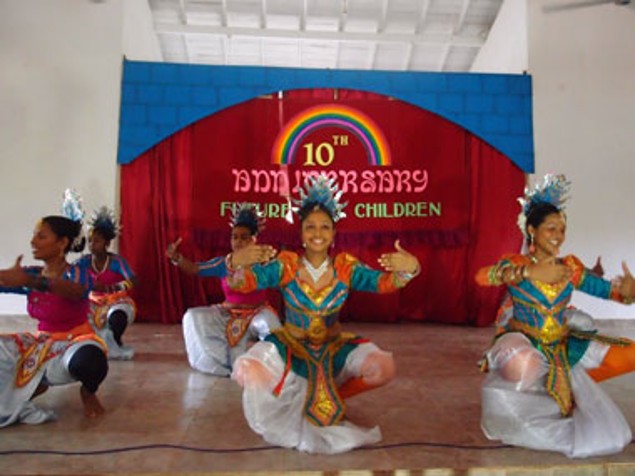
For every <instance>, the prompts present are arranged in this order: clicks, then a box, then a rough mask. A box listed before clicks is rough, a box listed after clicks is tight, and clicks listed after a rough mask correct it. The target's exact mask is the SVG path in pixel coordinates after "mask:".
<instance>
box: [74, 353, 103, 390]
mask: <svg viewBox="0 0 635 476" xmlns="http://www.w3.org/2000/svg"><path fill="white" fill-rule="evenodd" d="M68 371H69V372H70V374H71V375H72V376H73V377H74V378H76V379H77V380H79V381H80V382H81V383H82V385H83V386H84V387H86V390H88V391H89V392H90V393H95V392H96V391H97V389H98V388H99V384H101V383H102V382H103V381H104V379H105V378H106V375H107V374H108V359H107V358H106V354H105V353H104V351H103V350H101V348H100V347H97V346H96V345H92V344H87V345H83V346H82V347H80V348H79V349H77V350H76V351H75V353H74V354H73V356H72V357H71V359H70V360H69V362H68Z"/></svg>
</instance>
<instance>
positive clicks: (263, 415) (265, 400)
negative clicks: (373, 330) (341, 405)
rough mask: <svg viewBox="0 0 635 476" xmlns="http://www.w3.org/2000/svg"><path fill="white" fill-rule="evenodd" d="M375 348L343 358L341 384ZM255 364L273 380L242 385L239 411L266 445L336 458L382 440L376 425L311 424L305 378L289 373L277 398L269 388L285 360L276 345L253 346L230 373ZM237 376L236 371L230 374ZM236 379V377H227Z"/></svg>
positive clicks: (369, 346)
mask: <svg viewBox="0 0 635 476" xmlns="http://www.w3.org/2000/svg"><path fill="white" fill-rule="evenodd" d="M378 350H379V348H378V347H377V346H376V345H374V344H371V343H365V344H361V345H360V346H358V347H357V348H356V349H355V350H353V351H352V352H351V353H350V354H349V355H348V357H347V359H346V363H345V366H344V369H343V371H342V372H340V375H338V376H337V379H336V384H338V385H340V384H341V383H343V382H344V381H346V380H348V379H349V378H351V377H354V376H359V369H360V367H361V364H362V362H363V360H364V359H365V358H366V356H367V355H368V354H369V353H371V352H374V351H378ZM253 361H257V362H259V363H260V364H262V365H264V367H265V368H266V369H267V370H268V371H269V373H270V374H271V375H272V376H273V378H272V379H270V380H269V383H268V384H267V385H264V386H263V385H261V384H259V383H257V382H250V381H246V382H244V389H243V410H244V412H245V418H246V419H247V422H248V423H249V426H250V427H251V429H252V430H253V431H255V432H256V433H258V434H260V435H262V437H263V438H264V439H265V440H266V441H267V442H269V443H271V444H273V445H277V446H282V447H285V448H296V449H298V450H300V451H305V452H308V453H324V454H335V453H342V452H345V451H349V450H351V449H353V448H356V447H359V446H363V445H369V444H373V443H376V442H378V441H380V440H381V432H380V431H379V428H378V427H373V428H362V427H359V426H356V425H354V424H353V423H351V422H348V421H343V422H341V423H339V424H337V425H333V426H322V427H321V426H316V425H314V424H312V423H310V422H309V421H308V420H307V419H306V418H305V416H304V402H305V399H306V392H307V381H306V379H305V378H303V377H301V376H299V375H295V374H294V373H293V372H290V373H289V374H288V375H287V376H286V378H285V380H284V385H283V387H282V391H281V392H280V394H279V395H274V393H273V388H274V387H275V385H276V384H277V383H278V382H279V381H280V379H281V378H282V376H283V372H284V362H283V361H282V359H281V358H280V354H279V353H278V350H277V348H276V346H275V345H274V344H272V343H270V342H266V341H263V342H258V343H257V344H255V345H254V346H253V347H252V348H251V349H249V351H248V352H247V353H246V354H244V355H243V356H241V357H239V358H238V360H237V361H236V364H235V369H239V368H240V367H241V366H243V365H244V366H247V367H248V366H249V365H250V363H251V362H253ZM235 372H236V370H235ZM232 377H233V378H236V375H235V374H234V375H232Z"/></svg>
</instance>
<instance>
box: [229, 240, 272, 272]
mask: <svg viewBox="0 0 635 476" xmlns="http://www.w3.org/2000/svg"><path fill="white" fill-rule="evenodd" d="M276 253H277V250H276V249H275V248H274V247H273V246H271V245H259V244H257V243H252V244H250V245H248V246H245V247H244V248H241V249H239V250H236V251H233V252H232V253H231V254H230V255H229V259H228V264H229V266H230V267H231V268H233V269H238V268H242V267H246V266H251V265H254V264H257V263H266V262H267V261H269V260H270V259H272V258H273V257H274V256H276Z"/></svg>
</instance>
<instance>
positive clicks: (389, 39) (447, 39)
mask: <svg viewBox="0 0 635 476" xmlns="http://www.w3.org/2000/svg"><path fill="white" fill-rule="evenodd" d="M155 27H156V31H157V34H164V33H165V34H168V33H173V34H174V33H179V34H187V33H195V34H198V35H225V36H251V37H258V38H260V37H266V38H293V39H296V40H332V41H371V42H375V41H381V42H383V43H393V42H397V43H404V42H406V43H408V42H410V43H413V44H430V45H445V44H447V43H449V44H450V45H452V46H466V47H471V48H479V47H481V46H483V44H484V43H485V40H484V39H483V38H481V37H475V36H470V37H462V36H458V35H454V34H446V33H423V34H418V35H409V34H403V33H382V34H381V35H377V34H375V33H357V32H335V31H333V32H330V31H295V30H294V31H290V30H272V29H268V30H263V29H259V28H238V27H231V28H230V27H212V26H202V25H177V24H173V23H158V24H156V25H155Z"/></svg>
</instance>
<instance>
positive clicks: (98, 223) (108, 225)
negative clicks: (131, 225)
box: [88, 206, 121, 240]
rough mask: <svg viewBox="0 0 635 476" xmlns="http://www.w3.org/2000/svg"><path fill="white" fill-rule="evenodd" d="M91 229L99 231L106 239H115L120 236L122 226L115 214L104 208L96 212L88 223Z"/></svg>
mask: <svg viewBox="0 0 635 476" xmlns="http://www.w3.org/2000/svg"><path fill="white" fill-rule="evenodd" d="M88 226H89V227H90V228H91V229H93V230H94V229H97V230H99V231H100V232H101V233H102V234H103V235H104V238H106V239H110V240H112V239H114V238H115V237H116V236H117V235H118V234H119V230H120V229H121V226H120V225H119V222H118V221H117V219H116V218H115V214H114V212H113V211H112V210H110V209H109V208H108V207H106V206H103V207H100V208H99V209H97V210H95V211H94V212H93V214H92V215H91V217H90V220H89V221H88Z"/></svg>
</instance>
